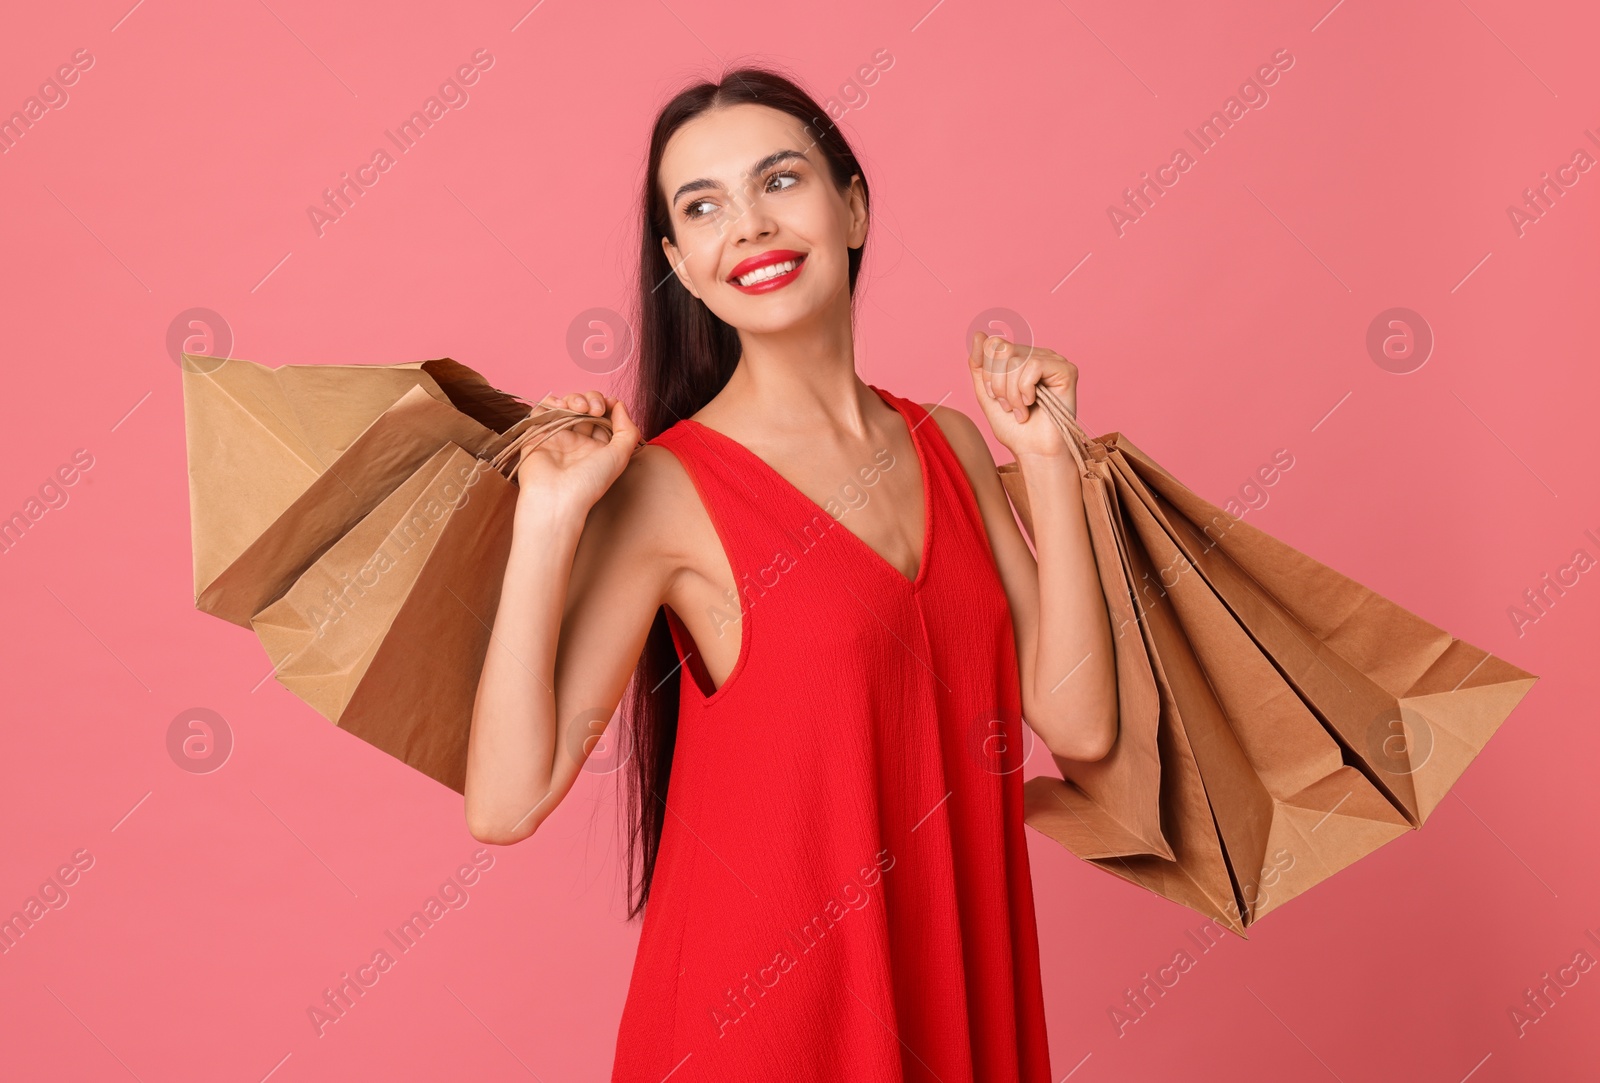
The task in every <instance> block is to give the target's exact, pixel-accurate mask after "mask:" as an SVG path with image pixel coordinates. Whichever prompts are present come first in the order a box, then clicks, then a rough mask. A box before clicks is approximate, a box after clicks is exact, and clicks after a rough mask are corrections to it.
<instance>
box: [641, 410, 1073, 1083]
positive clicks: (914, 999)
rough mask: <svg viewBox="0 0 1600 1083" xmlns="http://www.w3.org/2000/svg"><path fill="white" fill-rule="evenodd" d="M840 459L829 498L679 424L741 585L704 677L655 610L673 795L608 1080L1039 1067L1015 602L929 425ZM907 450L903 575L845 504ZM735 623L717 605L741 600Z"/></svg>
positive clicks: (959, 477)
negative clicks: (834, 493) (909, 473)
mask: <svg viewBox="0 0 1600 1083" xmlns="http://www.w3.org/2000/svg"><path fill="white" fill-rule="evenodd" d="M873 390H874V391H876V392H877V393H878V395H879V396H881V397H882V398H883V399H884V401H886V402H887V403H889V405H891V406H893V407H894V408H895V409H896V410H898V411H899V412H900V414H901V416H902V417H903V418H905V420H906V424H907V425H908V426H909V427H910V430H911V439H912V443H913V445H914V446H915V448H916V452H917V455H916V458H917V461H916V463H910V462H897V461H895V460H894V458H893V457H892V456H891V455H890V453H889V452H888V451H887V450H885V451H882V452H880V453H879V455H878V457H877V459H876V460H875V461H873V462H871V463H864V464H862V469H861V471H860V473H859V474H858V476H856V477H853V478H849V479H844V478H841V479H840V481H841V497H840V499H839V501H838V503H837V505H836V506H835V505H830V508H829V509H827V510H825V509H824V508H822V507H819V506H818V505H817V504H816V503H814V502H813V501H812V500H811V499H809V498H808V497H806V496H805V495H804V494H803V493H801V492H800V491H799V490H798V489H796V488H795V487H794V486H793V485H792V484H790V483H789V482H788V481H786V480H784V478H783V477H782V476H781V475H780V474H778V473H777V471H775V470H773V469H772V468H771V467H770V466H768V465H767V464H766V463H765V462H763V461H762V460H761V459H760V458H758V457H757V456H756V455H755V454H754V453H753V452H751V451H750V450H749V449H747V448H745V447H744V446H743V445H742V444H739V443H737V442H736V441H734V440H733V439H732V438H730V437H727V436H724V435H722V434H721V433H719V432H717V431H716V430H714V429H710V428H707V427H706V426H704V425H701V424H699V423H698V422H696V421H693V420H690V419H684V420H681V421H679V422H678V423H677V424H675V425H673V426H672V427H671V428H670V429H668V430H667V431H665V432H663V433H662V434H661V435H659V436H657V437H656V438H655V439H654V440H652V441H651V443H655V444H661V445H663V446H665V447H667V448H668V449H670V450H671V451H672V452H673V453H674V454H675V455H677V456H678V458H679V460H680V461H681V462H682V463H683V465H684V467H685V469H687V471H688V473H689V476H690V477H691V478H692V479H693V481H694V483H695V487H696V489H697V490H698V492H699V495H700V498H701V500H702V501H703V502H704V504H705V506H706V509H707V512H708V514H709V515H710V517H711V521H712V523H713V525H714V526H715V527H716V530H717V533H718V535H719V536H720V538H721V540H722V544H723V547H724V549H725V551H726V553H727V555H728V560H729V563H730V564H731V565H732V568H733V573H734V580H735V582H736V583H737V584H738V588H739V592H740V599H739V610H740V611H742V614H741V612H740V611H735V609H734V602H733V601H732V600H731V599H730V601H729V603H728V606H727V609H726V611H725V612H724V613H723V615H722V617H721V618H719V619H723V620H726V621H728V625H727V626H728V627H732V628H736V629H738V630H739V635H740V643H739V656H738V661H737V662H736V664H735V665H734V667H733V670H732V672H731V673H730V674H729V675H728V677H727V679H726V680H725V681H724V682H723V683H722V685H721V687H719V688H716V689H715V690H711V682H710V679H709V677H708V675H707V673H706V670H705V667H704V665H703V664H702V663H701V660H700V658H699V656H698V654H697V653H695V645H694V641H693V639H692V638H691V637H690V635H689V634H688V631H687V630H686V629H685V628H684V626H683V625H682V623H681V622H680V621H679V620H678V618H677V616H676V614H674V613H673V612H672V610H671V609H670V607H669V608H668V610H667V615H668V621H669V624H670V626H671V628H672V634H673V640H674V642H675V644H676V646H677V649H678V654H679V657H680V658H683V657H685V656H687V658H688V660H687V662H686V663H685V664H684V666H683V667H682V669H680V671H679V673H680V679H681V680H680V689H681V691H680V701H679V702H680V706H679V724H678V733H677V741H676V750H675V752H674V755H673V761H672V772H671V779H670V782H669V784H668V789H667V795H666V806H667V813H668V814H667V816H666V822H665V825H664V828H663V830H662V837H661V848H660V852H659V854H658V857H657V861H656V867H655V878H654V882H653V883H652V885H651V895H650V901H649V904H648V905H647V906H646V908H645V915H644V922H643V927H642V929H641V932H640V939H639V948H638V955H637V958H636V959H635V962H634V968H633V976H632V979H631V981H630V984H629V986H628V995H627V1000H626V1002H625V1003H624V1006H623V1011H622V1020H621V1024H620V1027H619V1030H618V1034H617V1047H616V1059H615V1064H614V1068H613V1074H612V1079H613V1081H627V1083H662V1081H663V1080H664V1079H667V1078H668V1077H669V1076H670V1079H671V1081H672V1083H693V1081H718V1083H722V1081H728V1080H760V1081H769V1080H828V1081H840V1080H850V1081H852V1083H856V1081H859V1083H872V1081H883V1083H890V1081H893V1083H902V1081H913V1080H914V1081H918V1083H921V1081H924V1080H928V1081H933V1080H938V1081H939V1083H973V1081H981V1083H1009V1081H1013V1080H1021V1081H1025V1083H1048V1081H1049V1079H1050V1065H1049V1049H1048V1046H1047V1044H1046V1040H1045V1020H1044V1000H1043V994H1042V991H1041V987H1040V979H1039V946H1038V938H1037V930H1036V927H1035V924H1034V909H1033V894H1032V887H1031V880H1030V876H1029V870H1028V851H1027V844H1026V840H1025V839H1024V837H1023V822H1022V773H1021V763H1020V761H1021V758H1022V757H1021V756H1020V754H1019V753H1020V749H1021V736H1022V734H1021V726H1022V720H1021V715H1022V712H1021V705H1020V704H1021V701H1020V692H1019V688H1018V684H1019V677H1018V672H1017V657H1016V645H1015V637H1014V635H1013V632H1012V626H1011V611H1010V606H1009V605H1008V603H1007V601H1006V596H1005V593H1004V591H1003V589H1002V586H1001V582H1000V577H999V572H998V570H997V568H996V566H995V562H994V557H993V554H992V552H991V550H990V548H989V541H988V535H987V534H986V533H985V530H984V527H983V521H982V519H981V517H980V515H979V511H978V506H977V501H976V498H975V497H974V496H973V493H972V489H971V486H970V484H969V483H968V481H967V477H966V474H965V473H964V471H963V470H962V466H961V462H960V460H959V459H957V457H956V454H955V452H954V450H953V449H952V448H951V447H950V445H949V443H947V442H946V440H945V437H944V434H943V432H941V431H940V429H939V425H938V422H936V421H934V420H933V419H932V418H931V417H930V416H929V415H928V413H927V412H926V411H925V410H923V409H922V407H920V406H918V405H917V404H916V403H913V402H911V401H909V400H907V399H902V398H900V397H899V396H897V395H894V394H891V393H889V392H885V391H883V390H882V389H881V388H877V387H873ZM886 469H887V470H905V469H915V470H920V473H921V478H922V490H923V532H924V537H923V545H922V555H921V561H920V563H919V565H918V569H917V575H916V578H915V579H907V578H906V577H905V575H903V574H902V573H901V572H900V571H899V570H898V569H896V568H895V567H894V566H893V565H891V564H890V563H889V562H888V561H887V560H885V559H883V557H881V556H880V555H878V553H877V552H875V551H874V550H873V549H872V548H870V547H869V546H868V545H867V544H866V543H865V542H863V541H862V540H860V538H858V537H857V536H855V535H854V534H852V533H851V532H850V530H849V529H848V527H847V525H846V524H848V523H849V522H850V515H849V513H848V512H845V513H844V514H843V515H842V518H841V519H838V520H836V519H835V518H834V517H833V515H831V514H829V511H833V512H835V513H837V512H839V511H840V510H841V509H844V508H847V507H849V506H850V505H851V504H854V505H855V506H856V507H859V506H860V504H861V502H862V500H863V499H868V500H870V499H872V498H873V497H874V496H875V495H876V492H877V490H875V489H874V488H873V486H872V485H871V484H869V482H871V481H876V480H878V476H877V472H879V471H883V470H886ZM735 621H737V623H735Z"/></svg>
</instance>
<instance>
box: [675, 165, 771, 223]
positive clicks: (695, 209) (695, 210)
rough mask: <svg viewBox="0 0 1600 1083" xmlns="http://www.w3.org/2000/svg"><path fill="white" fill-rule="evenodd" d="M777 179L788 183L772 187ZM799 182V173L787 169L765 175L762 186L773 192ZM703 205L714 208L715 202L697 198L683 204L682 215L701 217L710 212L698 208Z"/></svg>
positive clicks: (691, 217)
mask: <svg viewBox="0 0 1600 1083" xmlns="http://www.w3.org/2000/svg"><path fill="white" fill-rule="evenodd" d="M779 180H785V181H788V182H789V183H787V184H784V185H782V186H781V187H777V188H774V187H773V182H775V181H779ZM799 183H800V175H799V174H798V173H794V172H791V171H789V170H784V171H783V172H781V173H773V174H772V175H770V176H769V177H767V179H766V182H765V184H764V187H765V189H766V190H767V191H768V192H774V191H776V192H783V191H787V190H789V189H790V188H793V187H794V186H795V185H796V184H799ZM704 206H711V207H713V208H714V207H715V206H716V204H715V203H714V202H713V201H711V200H709V199H697V200H695V201H694V202H693V203H686V204H684V207H683V216H684V217H685V218H689V219H694V218H703V217H705V216H706V215H708V214H710V213H711V212H710V211H702V210H700V208H701V207H704Z"/></svg>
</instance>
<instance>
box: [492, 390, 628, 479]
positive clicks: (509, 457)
mask: <svg viewBox="0 0 1600 1083" xmlns="http://www.w3.org/2000/svg"><path fill="white" fill-rule="evenodd" d="M585 421H587V422H589V423H590V424H591V425H594V426H596V427H598V428H600V429H603V430H605V433H606V435H607V436H610V435H611V434H612V432H613V429H612V428H611V419H610V418H608V417H596V416H595V415H593V414H582V413H579V412H578V411H576V410H568V409H566V408H565V407H561V406H544V407H536V408H535V409H533V410H532V411H531V412H529V414H528V416H527V417H525V418H523V419H522V420H521V421H519V422H517V423H516V424H515V425H513V426H511V428H509V429H507V430H506V432H507V433H512V432H515V433H516V435H515V436H513V437H512V438H511V439H510V440H509V441H507V442H506V443H505V444H504V445H503V446H502V447H501V448H500V450H499V451H497V452H495V453H494V455H493V456H492V457H491V458H490V459H489V465H490V466H492V467H494V468H495V469H496V470H498V471H500V472H501V473H502V474H504V475H505V476H506V477H507V479H509V480H511V481H515V480H517V472H518V471H519V470H521V469H522V464H523V463H524V462H526V461H527V458H528V456H527V452H531V451H533V450H534V449H535V448H537V447H538V446H539V445H540V444H543V443H544V442H545V441H546V440H548V439H550V438H551V437H552V436H554V435H555V434H556V433H558V432H563V431H565V430H567V429H570V428H572V427H573V426H574V425H577V424H580V423H582V422H585ZM518 428H521V431H520V432H517V429H518Z"/></svg>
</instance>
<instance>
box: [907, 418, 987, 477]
mask: <svg viewBox="0 0 1600 1083" xmlns="http://www.w3.org/2000/svg"><path fill="white" fill-rule="evenodd" d="M917 405H918V406H920V407H921V408H922V409H923V411H924V412H926V413H927V415H928V416H929V417H931V418H932V419H933V421H934V423H935V424H937V425H938V426H939V432H940V433H942V434H943V435H944V438H945V440H946V441H947V442H948V443H949V444H950V448H951V450H952V451H954V452H955V453H956V458H958V459H960V460H961V465H962V466H964V467H965V468H966V470H967V473H968V474H974V473H975V472H976V471H977V470H979V469H981V468H984V467H987V468H988V469H990V470H993V469H994V455H993V454H992V453H991V452H990V451H989V442H988V441H987V440H985V439H984V437H983V432H982V430H980V429H979V428H978V424H977V422H975V421H973V420H972V418H970V417H968V416H967V415H966V414H965V413H964V412H962V411H960V410H957V409H956V408H955V407H953V406H943V405H940V404H939V403H937V402H923V403H918V404H917ZM924 424H926V422H924Z"/></svg>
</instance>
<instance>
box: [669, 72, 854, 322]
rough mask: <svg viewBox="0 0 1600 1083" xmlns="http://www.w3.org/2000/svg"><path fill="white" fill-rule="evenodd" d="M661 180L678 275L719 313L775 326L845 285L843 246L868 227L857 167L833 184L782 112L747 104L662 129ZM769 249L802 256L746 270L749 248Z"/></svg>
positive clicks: (801, 128)
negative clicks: (787, 266) (841, 184)
mask: <svg viewBox="0 0 1600 1083" xmlns="http://www.w3.org/2000/svg"><path fill="white" fill-rule="evenodd" d="M657 182H658V183H659V184H660V186H661V190H662V194H663V195H664V196H665V197H666V199H667V208H668V211H669V213H670V214H671V216H672V224H673V230H674V232H675V233H676V236H677V244H673V243H672V241H671V240H669V239H668V238H666V237H663V238H662V239H661V246H662V249H663V250H664V251H665V252H666V254H667V259H668V260H669V261H670V262H671V264H672V266H673V268H674V270H675V272H676V274H677V276H678V280H679V281H680V282H682V283H683V285H684V287H685V288H686V289H688V290H689V292H690V293H692V294H694V295H695V296H696V297H698V298H700V299H701V300H702V301H704V302H705V303H706V307H708V308H709V309H711V311H712V312H714V313H715V314H716V315H717V316H718V317H719V318H720V319H722V320H723V321H725V322H726V323H728V324H730V325H732V326H733V327H736V328H739V329H740V330H743V331H752V332H757V333H761V332H773V331H778V330H782V329H783V328H785V327H790V326H793V325H794V324H797V323H802V322H804V321H806V320H807V319H809V318H810V317H812V316H814V315H815V314H817V313H819V312H821V311H823V310H825V309H827V308H828V307H830V306H831V305H832V304H834V302H835V300H836V298H837V297H838V295H839V293H840V291H845V293H846V294H847V295H848V291H849V286H850V263H849V253H848V251H847V249H850V248H859V247H860V246H861V244H862V243H863V241H865V239H866V230H867V209H866V201H865V199H864V198H863V190H862V186H861V182H860V179H859V176H856V177H852V178H851V180H850V187H849V188H848V189H846V190H845V191H843V192H841V191H839V189H838V188H836V187H835V186H834V183H833V177H832V176H831V174H830V173H829V172H828V166H827V160H826V159H825V158H824V157H823V155H822V152H821V150H820V149H819V148H817V147H816V146H815V145H814V143H813V141H812V139H811V137H810V136H809V135H807V134H806V127H805V125H804V124H802V123H801V122H800V121H799V120H797V119H795V118H794V117H792V116H790V115H789V114H787V113H784V112H781V111H779V110H777V109H771V108H768V107H767V106H764V105H753V104H739V105H733V106H728V107H725V108H722V109H713V110H711V111H710V112H707V113H702V114H701V115H700V116H698V117H696V118H695V119H694V120H691V121H689V122H688V123H687V124H684V125H683V126H682V127H681V128H679V129H678V130H677V131H676V132H674V133H673V135H672V138H671V139H669V140H668V141H667V146H666V149H665V151H664V152H663V153H662V156H661V170H660V174H659V176H658V178H657ZM772 255H780V256H781V257H782V261H781V262H779V263H777V264H774V266H777V267H779V268H780V269H781V267H782V263H783V262H790V261H797V265H796V266H795V267H794V269H792V270H790V271H788V272H787V273H784V274H780V275H777V276H775V277H769V278H767V279H766V281H765V282H755V283H752V282H749V281H747V280H746V279H747V275H748V273H749V272H750V270H751V264H750V262H749V261H750V260H751V259H752V257H768V256H772ZM736 272H737V273H736ZM762 273H763V274H767V275H771V271H770V270H767V271H764V272H762ZM759 277H760V276H759V275H758V278H759Z"/></svg>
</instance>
